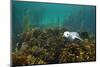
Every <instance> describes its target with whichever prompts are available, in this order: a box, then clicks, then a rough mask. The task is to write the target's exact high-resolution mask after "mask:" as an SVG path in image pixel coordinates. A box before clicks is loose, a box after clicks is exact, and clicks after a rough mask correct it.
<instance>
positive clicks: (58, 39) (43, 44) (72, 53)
mask: <svg viewBox="0 0 100 67" xmlns="http://www.w3.org/2000/svg"><path fill="white" fill-rule="evenodd" d="M64 31H65V30H64V29H43V30H41V29H38V28H33V29H32V30H30V31H26V32H22V33H21V34H19V35H18V36H19V39H20V42H18V43H17V46H16V48H15V49H14V50H13V52H12V65H13V66H19V65H21V66H22V65H39V64H57V63H73V62H87V61H95V60H96V49H95V48H96V43H95V38H93V37H90V36H89V34H88V33H87V32H83V33H81V34H80V35H81V37H82V38H83V39H84V41H83V42H79V41H73V42H70V41H66V38H64V37H62V35H63V32H64Z"/></svg>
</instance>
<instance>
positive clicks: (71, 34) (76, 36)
mask: <svg viewBox="0 0 100 67" xmlns="http://www.w3.org/2000/svg"><path fill="white" fill-rule="evenodd" d="M63 36H64V37H65V38H67V39H68V40H70V41H74V40H75V39H79V40H80V41H83V40H82V38H80V36H79V34H78V33H77V32H69V31H65V32H64V34H63Z"/></svg>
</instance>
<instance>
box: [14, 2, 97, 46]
mask: <svg viewBox="0 0 100 67" xmlns="http://www.w3.org/2000/svg"><path fill="white" fill-rule="evenodd" d="M28 24H29V25H30V27H39V28H41V29H45V28H59V27H60V28H64V27H66V28H68V29H69V30H70V31H78V32H84V31H85V32H88V33H90V34H94V35H95V30H96V29H95V28H96V27H95V26H96V7H95V6H88V5H87V6H86V5H84V6H83V5H71V4H66V5H65V4H50V3H40V2H20V1H19V2H18V1H13V2H12V42H13V46H14V45H15V44H16V42H17V41H18V40H19V39H18V37H17V34H20V33H21V32H23V30H24V29H25V25H26V26H27V25H28Z"/></svg>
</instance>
